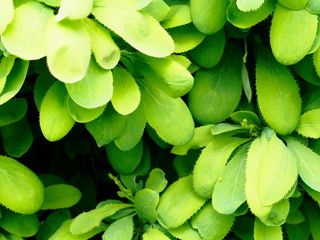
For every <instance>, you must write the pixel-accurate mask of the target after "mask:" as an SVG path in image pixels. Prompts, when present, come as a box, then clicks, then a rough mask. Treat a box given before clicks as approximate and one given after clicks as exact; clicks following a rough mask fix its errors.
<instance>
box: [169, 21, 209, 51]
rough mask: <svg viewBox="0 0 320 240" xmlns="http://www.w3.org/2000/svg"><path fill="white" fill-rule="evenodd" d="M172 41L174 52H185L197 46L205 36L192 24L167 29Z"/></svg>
mask: <svg viewBox="0 0 320 240" xmlns="http://www.w3.org/2000/svg"><path fill="white" fill-rule="evenodd" d="M168 32H169V34H170V36H171V37H172V39H173V41H174V52H175V53H183V52H187V51H189V50H191V49H193V48H195V47H196V46H198V45H199V44H200V43H201V42H202V41H203V39H204V38H205V36H206V35H204V34H203V33H201V32H199V31H198V30H197V29H196V28H195V27H194V25H193V24H192V23H189V24H186V25H183V26H179V27H175V28H170V29H168Z"/></svg>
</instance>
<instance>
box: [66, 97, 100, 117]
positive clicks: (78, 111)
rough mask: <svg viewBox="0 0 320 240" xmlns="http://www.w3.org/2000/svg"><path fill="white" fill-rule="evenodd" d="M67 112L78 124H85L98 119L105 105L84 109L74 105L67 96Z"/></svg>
mask: <svg viewBox="0 0 320 240" xmlns="http://www.w3.org/2000/svg"><path fill="white" fill-rule="evenodd" d="M67 105H68V111H69V113H70V116H71V117H72V118H73V119H74V120H75V121H76V122H80V123H87V122H91V121H93V120H95V119H96V118H98V117H99V116H100V115H101V114H102V113H103V111H104V110H105V108H106V105H102V106H101V107H97V108H90V109H89V108H84V107H81V106H80V105H78V104H76V103H75V102H74V101H73V100H72V98H71V97H70V96H68V100H67Z"/></svg>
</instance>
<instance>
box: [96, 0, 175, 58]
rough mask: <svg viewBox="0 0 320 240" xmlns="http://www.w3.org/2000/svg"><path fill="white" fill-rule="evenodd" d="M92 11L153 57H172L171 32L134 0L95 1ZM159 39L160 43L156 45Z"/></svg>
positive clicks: (132, 43)
mask: <svg viewBox="0 0 320 240" xmlns="http://www.w3.org/2000/svg"><path fill="white" fill-rule="evenodd" d="M92 14H93V15H94V16H95V17H96V18H97V19H98V21H100V22H101V23H103V24H104V25H105V26H106V27H108V28H109V29H111V30H112V31H114V32H115V33H117V34H118V35H119V36H120V37H122V38H123V39H124V40H125V41H126V42H128V43H129V44H130V45H131V46H132V47H134V48H136V49H137V50H138V51H140V52H142V53H144V54H147V55H149V56H153V57H165V56H169V55H170V54H171V53H172V52H173V48H174V44H173V41H172V38H171V37H170V36H169V34H168V33H167V32H166V31H165V30H164V29H163V28H162V27H161V26H160V24H159V23H158V22H157V21H156V20H155V19H154V18H153V17H152V16H150V15H149V14H148V13H146V12H145V11H138V6H137V3H136V2H135V1H134V0H129V1H126V4H123V3H122V2H119V1H112V0H96V1H95V2H94V7H93V10H92ZM155 42H157V44H154V43H155Z"/></svg>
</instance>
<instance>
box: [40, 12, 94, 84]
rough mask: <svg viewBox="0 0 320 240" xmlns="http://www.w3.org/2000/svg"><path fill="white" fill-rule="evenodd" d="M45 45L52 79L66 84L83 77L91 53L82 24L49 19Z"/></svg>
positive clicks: (87, 36)
mask: <svg viewBox="0 0 320 240" xmlns="http://www.w3.org/2000/svg"><path fill="white" fill-rule="evenodd" d="M57 36H59V38H57ZM46 45H47V63H48V67H49V70H50V72H51V74H52V75H53V76H54V77H56V78H57V79H59V80H60V81H62V82H66V83H73V82H77V81H79V80H81V79H82V78H84V77H85V75H86V72H87V69H88V66H89V63H90V55H91V52H90V37H89V34H88V32H87V30H86V28H85V26H84V24H83V23H82V22H80V21H71V20H68V19H65V20H63V21H61V22H56V21H55V19H54V18H51V19H50V20H49V22H48V24H47V28H46Z"/></svg>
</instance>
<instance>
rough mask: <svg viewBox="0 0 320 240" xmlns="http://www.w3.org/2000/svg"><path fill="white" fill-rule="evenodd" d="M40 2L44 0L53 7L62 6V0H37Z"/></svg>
mask: <svg viewBox="0 0 320 240" xmlns="http://www.w3.org/2000/svg"><path fill="white" fill-rule="evenodd" d="M36 1H38V2H43V3H45V4H47V5H49V6H51V7H60V5H61V0H36Z"/></svg>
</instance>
